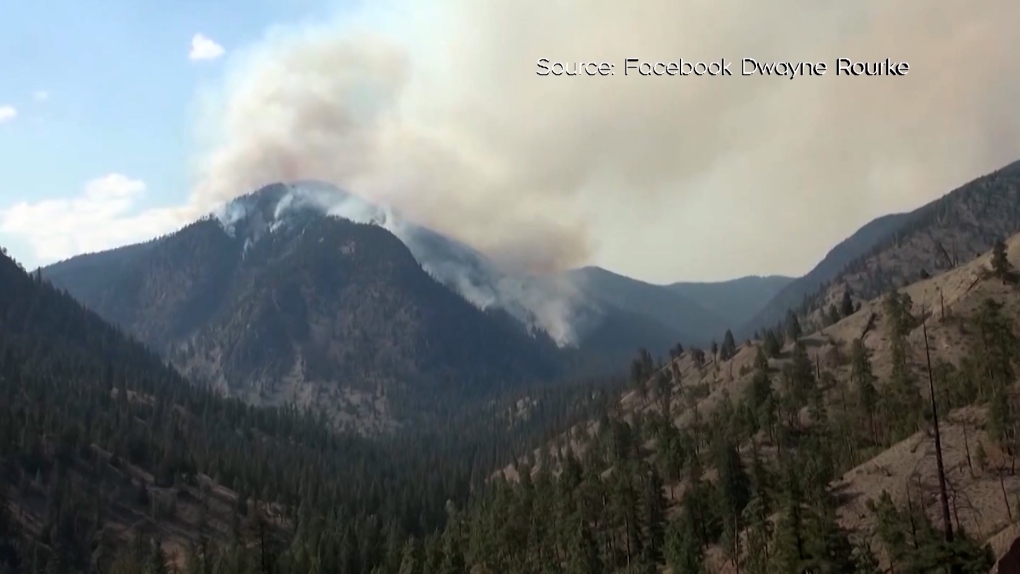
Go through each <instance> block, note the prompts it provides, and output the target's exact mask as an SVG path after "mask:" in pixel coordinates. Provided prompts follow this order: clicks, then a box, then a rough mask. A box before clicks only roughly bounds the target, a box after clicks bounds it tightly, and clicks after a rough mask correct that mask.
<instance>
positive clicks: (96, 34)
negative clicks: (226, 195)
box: [0, 0, 320, 267]
mask: <svg viewBox="0 0 1020 574" xmlns="http://www.w3.org/2000/svg"><path fill="white" fill-rule="evenodd" d="M10 4H11V6H9V7H5V9H4V17H3V18H0V77H2V78H3V79H2V81H0V158H2V159H0V166H2V167H0V245H2V246H4V247H6V248H7V249H8V250H9V251H10V252H11V253H12V254H13V255H14V256H15V257H16V258H17V259H18V260H20V261H21V262H22V263H23V264H25V265H26V266H27V267H32V266H34V265H36V264H39V263H47V262H50V261H49V260H51V259H53V258H56V257H62V256H66V255H70V254H72V253H69V251H71V252H77V251H80V250H82V249H87V248H88V247H89V246H90V242H89V241H88V240H87V238H85V239H84V240H83V239H81V238H65V239H64V240H63V241H57V242H55V243H51V244H50V246H49V247H48V248H40V246H39V245H38V243H39V242H40V238H38V237H35V238H34V239H33V237H31V236H30V235H29V234H27V233H25V231H24V228H25V227H28V226H32V225H33V224H34V223H35V222H33V221H30V220H29V219H30V218H29V217H28V214H29V213H31V214H32V215H33V216H34V217H46V218H47V219H49V220H51V221H52V219H53V218H54V217H58V218H60V217H74V216H76V215H78V216H80V215H81V213H77V214H76V213H75V209H74V207H75V204H72V203H68V199H67V198H71V197H75V196H79V195H81V194H82V193H83V192H84V190H85V189H86V186H88V185H90V182H92V188H93V189H94V190H98V189H99V188H100V187H102V185H103V184H104V183H103V182H105V185H106V187H110V186H111V185H112V186H113V187H114V188H115V189H113V190H107V191H105V193H107V194H116V193H121V194H131V195H132V200H133V203H132V206H131V208H132V209H134V210H142V209H145V208H149V207H156V206H162V205H170V204H176V203H180V202H181V200H182V198H184V197H185V196H186V195H187V193H188V183H189V179H188V178H189V171H188V160H189V154H190V153H191V152H190V148H191V146H192V144H193V138H192V131H193V129H194V125H195V122H194V113H195V111H194V110H195V100H196V93H197V92H198V91H199V90H200V89H201V88H202V86H204V85H209V84H212V83H215V82H217V81H218V80H219V78H220V75H221V74H222V70H223V63H224V59H225V58H227V57H229V55H230V52H231V50H232V49H233V48H235V47H237V46H243V45H246V44H251V43H253V42H256V41H257V40H258V39H259V38H260V37H261V36H262V35H263V33H264V31H265V30H266V29H267V28H268V27H269V26H271V25H273V24H276V23H280V22H287V21H291V20H294V19H297V18H302V19H304V18H308V17H315V15H316V12H317V11H318V9H319V8H320V5H318V4H317V3H312V2H301V1H298V2H295V1H293V0H290V1H287V0H220V1H217V2H208V1H206V0H201V1H199V0H173V1H166V0H162V1H155V2H137V1H134V0H103V1H102V2H80V1H75V0H40V1H36V2H12V3H10ZM196 34H202V35H203V36H205V37H207V38H209V39H211V40H212V41H213V42H215V43H216V44H217V45H219V46H220V47H221V48H222V50H223V54H222V55H220V56H219V57H215V58H210V57H208V56H216V55H217V53H218V52H219V51H218V50H213V51H211V52H208V51H207V53H206V54H205V55H206V56H207V59H192V58H189V52H190V51H191V49H192V41H193V38H194V37H195V35H196ZM206 49H207V50H208V44H207V48H206ZM110 174H119V175H120V176H122V177H109V176H110ZM118 186H119V187H118ZM118 190H119V191H118ZM96 193H104V192H102V191H97V192H96ZM45 201H49V202H50V203H44V204H42V207H43V209H41V210H40V209H35V210H34V211H26V208H29V207H35V208H39V207H40V204H39V202H45ZM19 205H20V207H21V209H20V210H18V209H14V208H15V207H17V206H19ZM79 207H80V206H79ZM160 231H162V230H160ZM112 232H116V230H114V231H112ZM96 233H97V236H96V241H95V242H94V244H95V245H96V246H97V247H105V246H106V245H105V244H106V243H108V242H109V238H108V237H103V234H104V233H105V234H109V233H111V230H101V229H97V230H96ZM33 242H34V243H33Z"/></svg>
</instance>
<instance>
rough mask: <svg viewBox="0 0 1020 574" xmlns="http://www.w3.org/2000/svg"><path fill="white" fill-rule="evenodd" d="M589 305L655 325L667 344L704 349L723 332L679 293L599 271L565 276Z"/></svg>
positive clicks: (720, 323) (716, 318) (714, 316)
mask: <svg viewBox="0 0 1020 574" xmlns="http://www.w3.org/2000/svg"><path fill="white" fill-rule="evenodd" d="M567 276H568V277H569V278H570V280H571V281H572V282H573V283H574V284H575V285H577V286H578V289H579V290H580V291H581V292H582V293H584V294H585V298H586V300H588V301H593V302H596V303H598V304H600V305H602V306H604V307H607V308H616V309H620V310H623V311H625V312H626V313H629V314H631V315H632V316H635V317H641V318H643V319H644V321H645V322H647V324H648V325H658V326H659V330H662V331H664V332H668V333H669V337H670V338H671V339H672V340H671V341H668V342H667V343H666V344H667V346H668V345H671V344H675V343H677V342H682V343H683V344H685V345H706V344H707V343H708V342H709V341H710V340H711V339H712V337H716V336H720V335H721V333H722V332H723V331H725V330H726V326H725V325H726V323H725V321H724V320H723V319H722V318H721V317H719V316H718V315H717V314H715V313H712V312H711V311H707V310H706V309H704V308H703V307H702V306H700V305H698V304H697V303H696V302H694V301H692V300H691V299H689V298H687V297H685V296H684V295H682V294H681V293H680V292H678V291H676V290H673V289H670V288H666V287H663V286H661V285H653V284H651V283H645V282H643V281H638V280H636V279H631V278H630V277H625V276H623V275H618V274H616V273H613V272H612V271H607V270H606V269H602V268H601V267H583V268H581V269H575V270H572V271H569V272H567Z"/></svg>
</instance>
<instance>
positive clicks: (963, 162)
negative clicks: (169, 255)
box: [192, 0, 1020, 281]
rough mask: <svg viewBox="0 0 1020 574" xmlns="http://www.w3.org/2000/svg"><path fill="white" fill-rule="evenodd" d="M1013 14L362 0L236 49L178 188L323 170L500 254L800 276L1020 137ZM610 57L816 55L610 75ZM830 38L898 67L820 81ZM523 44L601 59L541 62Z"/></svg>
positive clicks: (722, 4)
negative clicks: (713, 71)
mask: <svg viewBox="0 0 1020 574" xmlns="http://www.w3.org/2000/svg"><path fill="white" fill-rule="evenodd" d="M1017 23H1020V3H1017V2H1014V1H1012V0H973V1H971V2H957V1H953V0H928V1H922V0H904V1H902V2H887V1H884V0H861V1H859V2H854V3H817V2H807V1H804V0H779V1H778V2H770V3H747V2H736V1H735V0H722V1H715V2H706V1H703V0H681V1H679V2H676V1H671V0H645V1H643V2H639V3H626V4H622V3H619V2H609V1H608V0H594V1H589V2H579V1H565V2H552V3H550V2H541V3H539V2H538V1H537V0H523V1H520V2H514V3H494V2H468V1H466V0H437V1H436V2H430V3H413V2H410V0H378V1H375V2H371V3H367V4H366V8H365V11H364V12H362V13H360V14H358V15H357V16H354V17H347V18H346V19H343V20H338V21H337V22H334V23H328V24H316V25H307V26H297V27H293V28H290V29H280V30H277V31H274V32H273V33H272V34H270V35H269V36H267V38H266V39H265V40H264V41H262V42H261V43H260V44H258V45H257V46H255V47H253V48H252V49H250V50H249V51H248V52H247V53H246V54H243V55H242V56H241V57H240V59H236V60H235V61H234V62H233V67H232V68H231V72H232V73H231V75H230V77H229V79H228V81H227V83H226V84H225V86H224V89H223V91H222V92H220V93H218V94H217V97H216V98H215V100H214V101H213V102H212V105H211V106H210V107H209V109H208V112H209V114H208V115H206V116H205V117H206V118H207V121H206V122H204V123H203V131H206V132H208V133H204V134H203V135H204V136H207V137H206V138H205V139H204V142H205V143H206V144H207V148H206V151H207V153H205V154H204V155H203V156H202V157H201V158H200V162H199V164H198V172H197V176H198V178H197V182H196V185H195V188H194V195H193V197H192V204H193V205H196V206H201V209H209V208H210V207H211V206H212V204H214V203H216V202H222V201H224V200H227V199H230V198H232V197H235V196H237V195H240V194H242V193H246V192H249V191H251V190H252V189H255V188H257V187H259V186H260V185H262V184H265V183H269V182H272V181H293V180H299V179H318V180H323V181H328V182H331V183H333V184H336V185H338V186H340V187H342V188H344V189H348V190H350V191H352V192H353V193H356V194H358V195H360V196H362V197H364V198H366V199H368V200H369V201H372V202H378V203H384V204H389V205H393V206H395V207H397V208H399V209H400V210H401V211H402V212H403V213H405V214H406V215H407V216H408V218H410V219H412V220H414V221H418V222H421V223H422V224H423V225H426V226H428V227H431V228H433V229H436V230H437V231H440V232H443V233H445V234H448V235H450V236H452V237H455V238H457V239H460V240H462V241H464V242H465V243H467V244H469V245H472V246H473V247H476V248H478V249H480V250H481V251H483V252H485V253H486V254H488V255H489V256H491V257H492V258H493V259H494V260H496V261H498V262H500V263H501V264H504V265H508V264H509V265H511V266H516V267H520V268H525V269H530V270H552V269H562V268H565V267H568V266H572V265H578V264H581V263H587V262H591V261H593V260H596V261H597V262H598V263H601V264H603V265H607V266H609V267H613V268H616V269H618V270H620V271H622V272H626V273H629V274H634V275H637V276H640V277H642V278H644V279H649V280H653V281H654V280H662V281H667V280H676V279H680V278H704V279H715V278H722V277H726V276H733V275H739V274H749V273H761V274H770V273H791V274H792V273H801V272H803V271H804V270H805V269H806V268H807V267H809V266H810V265H812V264H814V263H815V262H816V261H817V260H818V259H819V258H820V257H821V255H822V253H824V250H825V249H827V248H828V247H829V246H830V245H832V244H833V243H835V242H836V241H838V240H840V239H842V238H843V237H845V236H847V235H849V234H850V233H851V232H852V231H853V230H854V229H855V228H856V227H858V226H859V225H860V224H862V223H864V221H866V220H867V219H869V218H871V217H874V216H876V215H879V214H882V213H886V212H890V211H898V210H903V209H907V208H911V207H914V206H916V205H919V204H921V203H923V202H926V201H928V200H931V199H933V198H934V197H936V196H938V195H940V194H942V193H945V192H946V191H949V190H950V189H951V188H952V187H954V186H955V185H958V184H960V183H963V182H964V181H966V180H967V179H970V178H972V177H974V176H977V175H979V174H981V173H983V172H986V171H990V170H991V169H994V168H996V167H999V166H1000V165H1002V164H1005V163H1007V162H1008V161H1011V160H1013V159H1016V157H1017V156H1020V106H1016V104H1015V102H1017V101H1020V80H1018V79H1017V76H1016V74H1015V73H1014V72H1015V70H1017V69H1020V52H1018V51H1016V50H1012V49H1010V48H1011V46H1012V38H1013V36H1014V35H1015V27H1016V25H1017ZM628 57H636V58H642V59H646V60H651V61H655V60H662V61H671V60H679V59H681V58H683V59H686V60H695V61H697V60H705V61H712V60H718V59H719V58H726V59H728V60H730V61H733V62H734V68H735V71H736V70H739V66H740V62H739V60H740V58H743V57H750V58H755V59H757V60H759V61H776V60H789V61H794V62H797V61H825V62H826V63H827V64H828V65H829V69H830V72H829V74H828V75H826V76H824V77H821V78H807V77H798V78H794V79H792V80H791V79H783V78H762V77H741V76H740V75H739V71H737V75H736V76H734V77H731V78H694V77H687V78H680V77H659V78H641V77H633V76H631V77H624V76H623V74H622V66H623V60H624V59H625V58H628ZM840 57H846V58H852V59H855V60H882V59H884V58H891V59H892V60H894V61H907V62H909V63H910V67H911V68H910V72H909V75H908V76H906V77H901V78H891V77H872V78H843V77H838V78H837V77H835V76H834V75H833V74H834V72H833V71H832V70H833V68H834V63H835V59H836V58H840ZM538 58H549V59H551V60H554V61H564V62H576V61H608V62H610V63H613V64H615V65H616V75H615V76H614V77H611V78H602V77H599V78H588V77H571V78H567V77H559V78H553V77H538V76H537V75H536V74H535V71H536V66H535V62H536V60H537V59H538ZM794 237H795V238H797V240H796V241H790V238H794Z"/></svg>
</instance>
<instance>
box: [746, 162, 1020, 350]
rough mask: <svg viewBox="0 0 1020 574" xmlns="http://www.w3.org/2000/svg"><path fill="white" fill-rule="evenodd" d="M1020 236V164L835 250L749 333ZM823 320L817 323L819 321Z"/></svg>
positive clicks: (886, 220) (884, 220)
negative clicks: (793, 313) (789, 314)
mask: <svg viewBox="0 0 1020 574" xmlns="http://www.w3.org/2000/svg"><path fill="white" fill-rule="evenodd" d="M1017 231H1020V161H1017V162H1014V163H1012V164H1009V165H1007V166H1005V167H1003V168H1001V169H999V170H996V171H994V172H992V173H990V174H988V175H985V176H982V177H979V178H977V179H975V180H973V181H971V182H969V183H966V184H964V185H962V186H960V187H959V188H957V189H955V190H953V191H951V192H949V193H947V194H946V195H944V196H942V197H941V198H939V199H937V200H935V201H933V202H931V203H928V204H926V205H924V206H922V207H920V208H918V209H916V210H914V211H912V212H910V213H901V214H893V215H887V216H884V217H880V218H878V219H876V220H874V221H872V222H870V223H868V224H867V225H865V226H864V227H862V228H861V229H860V230H858V231H857V232H856V233H854V234H853V235H852V236H850V237H849V238H848V239H846V240H845V241H843V242H842V243H840V244H839V245H837V246H836V247H834V248H833V249H832V250H831V251H830V252H829V253H828V254H827V255H826V256H825V258H824V259H823V260H822V262H821V263H819V264H818V265H817V266H816V267H815V268H814V269H812V270H811V271H810V272H809V273H808V274H807V275H805V276H804V277H801V278H799V279H797V280H795V281H793V282H791V283H790V284H789V285H787V286H786V288H784V289H783V290H782V291H780V292H779V293H778V294H777V295H776V296H775V297H774V298H773V299H772V301H770V302H769V303H768V304H767V305H766V306H765V308H764V309H762V311H761V312H759V313H758V314H757V315H755V316H754V317H753V318H752V319H751V320H750V321H748V322H747V323H746V324H745V325H744V326H743V328H742V329H741V334H743V335H747V334H749V333H751V332H753V331H755V330H759V329H762V328H766V327H771V326H773V325H775V324H776V323H777V322H779V321H781V320H783V319H784V317H785V315H786V313H787V311H788V310H790V309H795V310H796V309H799V310H800V311H802V312H807V311H816V312H824V311H825V310H826V309H827V308H828V306H829V305H830V304H835V303H838V302H839V299H840V297H841V296H842V293H843V291H844V290H845V289H846V288H849V289H850V291H851V294H852V295H853V297H854V298H855V300H865V301H866V300H868V299H871V298H873V297H875V296H877V295H878V294H880V293H882V292H885V291H886V290H888V289H889V288H891V287H893V286H900V285H903V284H905V283H910V282H912V281H914V280H915V279H916V278H917V277H918V274H920V273H922V272H924V273H928V274H931V273H933V272H935V271H937V270H944V269H948V268H951V267H953V266H954V265H955V264H957V263H958V262H960V261H966V260H968V259H969V258H970V257H973V256H974V255H975V254H977V253H981V252H984V251H987V250H988V249H989V248H991V246H992V244H993V243H994V242H995V241H997V240H1001V239H1003V238H1006V237H1009V236H1011V235H1012V234H1014V233H1016V232H1017ZM816 319H817V317H816Z"/></svg>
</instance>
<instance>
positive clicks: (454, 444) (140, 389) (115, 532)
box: [0, 249, 612, 574]
mask: <svg viewBox="0 0 1020 574" xmlns="http://www.w3.org/2000/svg"><path fill="white" fill-rule="evenodd" d="M0 252H2V249H0ZM605 388H612V387H606V386H605V385H604V384H601V383H600V384H596V385H594V386H580V387H578V389H577V390H576V391H577V392H573V391H570V390H569V389H562V388H556V389H546V390H542V389H538V390H537V392H534V391H536V390H535V389H532V391H533V394H532V395H531V396H530V400H531V402H532V403H534V404H535V405H537V406H535V407H534V408H533V409H532V411H531V412H530V413H529V416H528V420H513V421H510V422H508V421H507V420H506V417H505V416H502V415H503V414H504V413H505V412H506V411H507V406H508V405H507V404H506V401H500V402H499V403H496V404H493V405H492V406H491V408H483V409H480V410H479V411H478V413H477V414H473V415H472V416H461V417H458V420H456V421H455V422H450V421H441V424H440V425H439V426H433V427H429V428H427V429H421V432H420V433H416V434H406V435H401V436H400V437H399V439H398V440H392V441H390V440H386V439H380V440H371V441H370V440H366V439H362V438H359V437H357V436H352V435H350V434H339V433H335V432H333V429H331V428H329V427H328V426H327V425H326V424H324V421H322V420H320V419H319V418H318V417H312V416H307V415H305V414H304V413H301V412H298V411H296V410H294V409H277V408H252V407H250V406H248V405H246V404H244V403H243V402H241V401H238V400H236V399H228V398H223V397H221V396H218V395H217V394H215V393H212V392H210V391H209V390H208V389H204V388H202V387H200V386H197V385H192V384H189V382H188V381H187V380H185V379H183V378H182V377H181V376H180V375H179V374H178V373H177V372H175V371H174V369H172V368H170V367H168V366H167V365H166V364H165V362H164V360H163V359H162V358H160V357H159V356H158V355H157V354H155V353H153V352H152V351H151V350H149V349H147V348H145V347H144V346H143V345H142V344H140V343H138V342H136V341H134V340H132V339H130V338H128V337H127V336H126V335H124V334H123V333H122V332H121V331H119V330H118V329H116V328H115V327H113V326H112V325H110V324H108V323H106V322H105V321H103V320H102V319H101V318H100V317H98V316H97V315H96V314H95V313H94V312H92V311H90V310H88V309H86V308H84V307H83V306H82V305H81V304H80V303H78V302H77V301H75V300H73V299H72V298H71V297H69V296H68V295H67V294H65V293H62V292H60V291H59V290H58V289H56V288H54V287H52V286H51V285H49V284H48V283H46V282H45V281H42V280H40V278H39V277H38V276H30V275H29V274H27V273H26V272H25V271H24V270H23V269H21V268H20V267H19V266H18V265H17V264H15V263H14V262H13V261H12V260H11V259H9V258H8V257H6V255H0V571H2V572H31V573H34V572H59V573H65V572H167V571H179V572H188V573H189V574H200V573H203V572H205V573H208V572H220V571H222V569H223V568H229V571H231V572H238V573H245V574H246V573H249V572H264V571H267V570H269V571H274V572H278V573H281V574H284V573H294V574H298V573H307V572H370V571H376V572H380V571H381V572H396V571H397V567H396V565H394V563H393V562H394V559H396V561H397V563H398V564H399V562H400V559H401V553H402V551H403V549H404V547H405V544H411V543H413V541H414V539H413V538H410V537H412V536H413V537H416V538H417V539H418V540H421V539H422V538H423V537H426V536H428V535H429V533H431V532H432V531H433V530H434V529H435V528H437V527H438V526H441V525H442V524H443V523H444V521H445V520H446V516H447V511H446V508H447V505H448V504H449V503H450V501H453V502H455V503H458V504H459V503H463V501H464V500H465V499H466V498H467V496H468V494H469V492H470V490H471V489H472V488H477V486H478V484H477V482H478V481H477V478H476V477H479V476H484V474H485V469H489V468H492V467H493V466H495V465H500V464H505V461H506V460H508V459H509V457H510V454H511V453H512V452H513V449H514V447H515V445H517V444H522V443H525V442H526V441H527V440H528V439H529V438H530V437H532V436H533V435H537V432H536V427H537V428H539V429H540V428H541V426H540V425H543V424H548V421H549V420H558V421H559V420H570V419H571V418H572V417H574V416H576V414H579V413H583V412H584V411H585V410H586V409H591V408H592V405H593V404H597V402H598V401H599V399H598V398H597V397H598V396H601V395H603V394H604V391H603V390H600V389H605ZM409 541H410V542H409ZM309 549H314V551H313V552H309ZM157 562H158V563H160V564H162V563H164V562H165V563H167V567H166V568H161V567H159V566H157V565H156V563H157ZM170 566H173V567H172V568H171V567H170Z"/></svg>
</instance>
